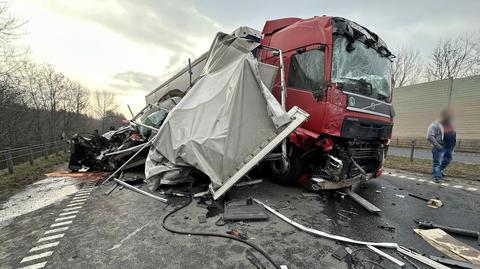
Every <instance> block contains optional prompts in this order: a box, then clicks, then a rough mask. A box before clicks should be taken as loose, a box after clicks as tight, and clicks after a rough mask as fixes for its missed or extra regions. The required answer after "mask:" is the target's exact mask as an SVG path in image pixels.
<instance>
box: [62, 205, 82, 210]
mask: <svg viewBox="0 0 480 269" xmlns="http://www.w3.org/2000/svg"><path fill="white" fill-rule="evenodd" d="M80 208H82V206H74V207H69V208H64V209H62V211H72V210H77V209H80Z"/></svg>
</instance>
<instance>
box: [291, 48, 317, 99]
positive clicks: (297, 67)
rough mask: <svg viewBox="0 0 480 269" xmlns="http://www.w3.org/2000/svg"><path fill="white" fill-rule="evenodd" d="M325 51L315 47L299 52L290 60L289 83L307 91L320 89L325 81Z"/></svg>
mask: <svg viewBox="0 0 480 269" xmlns="http://www.w3.org/2000/svg"><path fill="white" fill-rule="evenodd" d="M324 61H325V52H324V51H323V50H319V49H315V50H309V51H305V52H303V53H297V54H295V55H293V56H292V58H291V60H290V69H289V72H288V81H287V84H288V86H290V87H294V88H297V89H302V90H307V91H312V92H315V91H319V90H320V89H321V88H322V85H324V83H325V65H324Z"/></svg>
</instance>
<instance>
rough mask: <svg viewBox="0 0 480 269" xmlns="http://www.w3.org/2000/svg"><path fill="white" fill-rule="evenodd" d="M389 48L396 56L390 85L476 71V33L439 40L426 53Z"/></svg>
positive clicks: (479, 51)
mask: <svg viewBox="0 0 480 269" xmlns="http://www.w3.org/2000/svg"><path fill="white" fill-rule="evenodd" d="M477 32H478V30H477ZM392 51H393V53H394V54H395V55H396V56H397V57H396V58H395V59H394V60H393V64H392V76H393V86H394V87H402V86H407V85H412V84H416V83H421V82H427V81H434V80H441V79H447V78H461V77H467V76H473V75H478V74H480V36H479V35H478V34H476V33H473V34H465V35H462V36H458V37H456V38H450V39H442V40H439V41H438V42H437V45H436V46H435V47H434V49H433V50H432V51H431V52H430V53H428V54H426V55H422V54H421V53H420V52H419V50H418V49H416V48H412V47H403V48H398V49H393V50H392Z"/></svg>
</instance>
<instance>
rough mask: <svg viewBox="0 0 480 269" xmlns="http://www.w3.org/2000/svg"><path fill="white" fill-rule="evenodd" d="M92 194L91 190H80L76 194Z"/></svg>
mask: <svg viewBox="0 0 480 269" xmlns="http://www.w3.org/2000/svg"><path fill="white" fill-rule="evenodd" d="M90 192H92V189H80V190H79V191H77V193H90Z"/></svg>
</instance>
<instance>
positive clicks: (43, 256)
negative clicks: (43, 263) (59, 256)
mask: <svg viewBox="0 0 480 269" xmlns="http://www.w3.org/2000/svg"><path fill="white" fill-rule="evenodd" d="M52 254H53V251H46V252H42V253H40V254H35V255H31V256H27V257H25V258H23V260H22V261H21V262H20V263H24V262H29V261H33V260H37V259H41V258H45V257H48V256H51V255H52Z"/></svg>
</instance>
